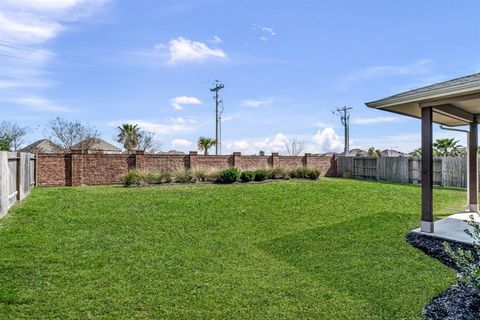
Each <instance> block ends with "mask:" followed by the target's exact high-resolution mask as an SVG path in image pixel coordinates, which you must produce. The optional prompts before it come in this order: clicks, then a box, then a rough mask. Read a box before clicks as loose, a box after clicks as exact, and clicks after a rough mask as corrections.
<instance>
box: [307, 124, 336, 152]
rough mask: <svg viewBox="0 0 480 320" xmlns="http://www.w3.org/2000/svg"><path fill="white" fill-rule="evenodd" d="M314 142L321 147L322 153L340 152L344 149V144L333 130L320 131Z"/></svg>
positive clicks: (314, 137)
mask: <svg viewBox="0 0 480 320" xmlns="http://www.w3.org/2000/svg"><path fill="white" fill-rule="evenodd" d="M312 140H313V141H314V142H315V143H316V144H317V146H318V147H320V152H339V151H341V150H342V149H343V143H342V142H341V141H340V137H339V136H338V134H337V133H336V132H335V130H334V129H333V128H325V129H323V130H318V131H317V133H316V134H315V135H314V136H313V139H312Z"/></svg>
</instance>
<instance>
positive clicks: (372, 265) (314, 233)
mask: <svg viewBox="0 0 480 320" xmlns="http://www.w3.org/2000/svg"><path fill="white" fill-rule="evenodd" d="M410 220H411V219H409V218H408V217H405V215H403V216H402V215H401V214H395V213H391V212H390V213H381V214H377V215H374V216H367V217H362V218H358V219H354V220H348V221H347V222H344V223H339V224H335V225H332V226H329V227H325V228H315V229H310V230H307V231H304V232H301V233H296V234H291V235H288V236H285V237H281V238H277V239H274V240H272V241H269V242H266V243H261V244H259V247H260V248H261V249H262V250H264V251H265V252H267V253H268V254H270V255H272V256H274V257H275V258H276V259H280V260H282V261H285V262H287V263H288V264H290V265H291V266H293V267H295V268H297V269H298V270H300V271H302V272H304V273H306V274H308V275H309V276H310V277H311V278H312V281H318V282H320V283H322V284H326V285H328V286H329V287H331V288H334V289H335V290H339V291H341V292H344V293H347V294H348V295H350V296H352V297H355V298H356V299H361V300H365V301H367V302H368V303H369V304H370V305H371V306H372V310H375V312H376V315H377V316H379V317H381V318H389V319H392V318H394V319H406V318H408V319H410V318H412V317H413V318H416V317H417V316H419V314H420V312H421V310H422V308H423V306H424V305H425V304H426V303H427V302H428V301H429V300H430V298H431V297H433V296H434V295H436V294H438V293H439V292H441V291H442V290H444V289H445V288H447V287H448V286H449V284H451V283H452V282H453V281H454V279H455V277H454V273H453V272H452V271H450V270H448V268H446V267H444V266H443V265H441V264H440V263H439V262H438V261H435V260H433V259H431V258H429V257H427V256H425V255H424V254H423V253H421V252H419V251H416V250H415V249H413V248H412V247H410V246H409V245H408V244H406V243H405V240H404V234H405V233H406V232H407V231H408V230H409V225H410V223H411V221H410ZM319 303H321V301H319ZM352 307H353V306H352Z"/></svg>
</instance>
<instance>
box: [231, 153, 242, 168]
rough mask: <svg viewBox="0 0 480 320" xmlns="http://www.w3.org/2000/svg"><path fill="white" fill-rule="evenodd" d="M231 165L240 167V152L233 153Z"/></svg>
mask: <svg viewBox="0 0 480 320" xmlns="http://www.w3.org/2000/svg"><path fill="white" fill-rule="evenodd" d="M232 157H233V167H234V168H239V169H240V168H242V153H241V152H234V153H233V155H232Z"/></svg>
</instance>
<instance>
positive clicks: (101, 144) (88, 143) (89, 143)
mask: <svg viewBox="0 0 480 320" xmlns="http://www.w3.org/2000/svg"><path fill="white" fill-rule="evenodd" d="M71 149H83V150H97V151H114V152H121V151H122V150H121V149H120V148H118V147H116V146H114V145H113V144H111V143H108V142H107V141H105V140H103V139H100V138H90V139H86V140H83V141H82V142H80V143H77V144H76V145H74V146H72V148H71Z"/></svg>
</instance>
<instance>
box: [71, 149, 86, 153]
mask: <svg viewBox="0 0 480 320" xmlns="http://www.w3.org/2000/svg"><path fill="white" fill-rule="evenodd" d="M69 153H71V154H82V153H83V150H82V149H70V151H69Z"/></svg>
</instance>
